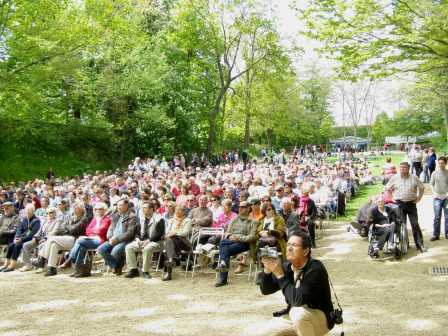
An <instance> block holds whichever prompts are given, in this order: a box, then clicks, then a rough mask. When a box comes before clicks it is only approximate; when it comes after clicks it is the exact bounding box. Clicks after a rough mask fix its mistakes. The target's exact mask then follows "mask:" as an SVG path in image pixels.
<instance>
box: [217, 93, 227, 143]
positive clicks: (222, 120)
mask: <svg viewBox="0 0 448 336" xmlns="http://www.w3.org/2000/svg"><path fill="white" fill-rule="evenodd" d="M226 107H227V95H224V97H223V98H222V111H221V136H220V140H219V144H220V146H221V149H224V123H225V118H226Z"/></svg>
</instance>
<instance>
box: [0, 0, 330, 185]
mask: <svg viewBox="0 0 448 336" xmlns="http://www.w3.org/2000/svg"><path fill="white" fill-rule="evenodd" d="M265 7H266V4H265V3H263V2H262V1H259V0H250V1H244V2H241V1H240V0H232V1H227V0H212V1H208V0H193V1H192V0H155V1H149V2H148V1H144V0H115V1H108V0H85V1H77V0H64V1H53V0H36V1H25V0H3V1H0V13H1V15H0V118H1V119H0V120H5V123H4V127H2V132H3V129H4V133H2V135H4V136H3V140H2V146H3V147H5V148H9V149H10V150H9V151H8V152H5V151H3V154H2V155H4V157H8V156H13V157H15V158H16V159H15V161H14V162H23V160H22V159H21V158H18V157H17V155H19V156H21V157H23V158H25V160H27V159H28V158H29V157H37V158H38V160H44V161H48V160H50V159H48V158H54V159H51V160H52V161H51V162H52V164H53V165H55V166H56V165H57V162H56V161H58V160H59V161H62V162H65V161H66V160H65V159H64V154H65V155H66V157H67V158H69V157H70V158H77V157H80V158H81V157H82V160H81V159H80V160H78V161H77V163H76V164H79V165H80V166H82V167H85V165H84V164H83V163H82V162H84V160H87V159H90V160H92V161H94V162H103V161H108V162H110V161H111V162H115V163H118V162H120V163H123V162H124V161H125V160H128V159H130V158H131V157H133V156H135V155H141V156H145V155H154V154H162V155H165V156H167V158H169V157H171V156H172V155H173V154H174V153H178V152H193V151H196V152H203V151H208V152H211V151H214V152H220V151H221V150H223V149H226V148H231V147H241V144H242V143H244V142H245V143H246V144H245V145H246V147H247V145H248V144H249V143H250V142H258V143H270V144H271V145H272V146H275V147H281V146H289V145H294V144H301V143H307V142H326V140H327V139H328V138H329V137H330V134H331V128H332V124H333V120H332V118H331V116H330V114H329V112H328V101H329V92H330V85H329V79H327V78H324V77H322V76H321V75H320V74H319V73H318V72H316V71H315V70H312V69H311V70H310V72H309V73H305V74H300V75H299V74H297V73H296V72H295V71H294V68H293V66H292V61H291V59H292V57H293V56H294V54H293V53H291V52H290V51H289V50H287V49H286V48H285V47H284V46H283V44H282V43H281V38H280V35H279V33H278V32H277V31H276V29H275V27H276V24H275V22H274V21H273V19H272V18H269V17H268V16H267V15H266V14H265V13H266V8H265ZM293 49H294V48H293ZM294 50H295V49H294ZM302 75H303V76H302ZM302 77H303V78H302ZM13 124H14V127H13V126H12V125H13ZM2 126H3V125H2ZM105 158H109V160H106V159H105ZM14 164H16V166H14V167H13V166H11V165H9V166H5V165H3V166H2V169H3V170H7V171H3V170H2V171H1V174H2V176H4V177H5V178H6V177H8V178H9V177H12V176H14V174H16V176H25V175H26V176H28V175H27V174H30V173H31V172H36V174H37V175H39V176H41V175H42V172H39V173H37V169H38V168H37V166H35V167H36V168H30V169H31V170H27V169H28V168H26V169H25V168H23V175H22V172H20V171H18V172H16V173H12V172H11V171H10V169H16V168H17V163H14ZM7 167H13V168H7ZM39 169H43V167H40V168H39ZM60 169H61V172H62V171H64V172H65V171H66V172H67V173H68V172H70V170H69V169H68V167H67V169H66V168H64V167H62V166H60ZM45 170H46V168H45Z"/></svg>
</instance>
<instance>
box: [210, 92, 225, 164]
mask: <svg viewBox="0 0 448 336" xmlns="http://www.w3.org/2000/svg"><path fill="white" fill-rule="evenodd" d="M227 89H228V86H226V87H224V88H221V91H220V92H219V94H218V96H217V97H216V100H215V106H214V107H213V110H212V111H211V112H210V117H209V124H210V128H209V130H208V141H207V157H210V156H211V154H212V152H213V145H214V143H215V134H216V118H217V116H218V114H219V110H220V108H221V102H222V99H223V97H224V95H225V93H226V92H227Z"/></svg>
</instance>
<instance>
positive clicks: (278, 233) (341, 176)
mask: <svg viewBox="0 0 448 336" xmlns="http://www.w3.org/2000/svg"><path fill="white" fill-rule="evenodd" d="M281 161H282V162H276V163H271V162H265V161H264V160H263V162H257V161H256V160H255V161H252V162H244V163H243V162H240V161H238V160H234V161H232V162H231V163H225V164H220V165H215V166H212V165H211V164H208V163H207V162H205V163H204V164H203V165H201V162H202V161H199V163H198V164H194V165H191V166H186V165H185V162H184V160H180V161H179V158H177V159H176V160H173V162H171V163H169V162H167V161H166V160H158V159H157V158H149V159H145V160H143V159H140V158H136V159H135V160H134V162H133V163H132V164H130V165H129V166H128V167H127V169H125V170H123V171H119V170H117V171H115V172H113V173H110V172H97V173H95V174H92V175H87V174H86V175H84V176H82V177H79V176H76V177H74V178H65V179H58V178H55V177H54V173H53V174H52V175H51V176H49V178H47V179H46V180H40V179H35V180H33V181H29V182H27V183H20V184H16V183H11V184H8V185H4V186H0V245H3V246H6V255H5V260H4V261H3V266H2V267H1V268H0V271H1V272H11V271H14V270H16V268H17V264H18V259H19V257H20V256H21V258H22V259H21V261H22V263H23V265H22V267H21V268H20V270H21V271H23V272H26V271H31V270H33V269H37V270H38V271H39V272H44V274H45V276H55V275H57V274H58V271H59V270H60V269H64V268H68V267H73V268H74V272H73V273H72V274H71V276H73V277H84V276H88V275H90V268H91V262H92V258H93V257H96V258H101V259H102V260H103V261H104V264H105V266H107V268H108V269H109V270H111V271H112V272H113V273H114V274H117V275H121V274H122V270H123V267H124V266H126V271H127V273H126V274H125V277H126V278H135V277H138V276H140V274H142V276H143V277H144V278H151V277H152V274H151V272H152V271H153V266H154V262H155V263H158V262H160V264H161V265H162V267H161V268H162V269H163V275H162V280H164V281H168V280H171V279H172V278H173V276H172V273H173V268H175V267H176V265H178V264H179V260H180V258H181V257H182V256H181V254H182V252H185V251H186V252H188V251H193V250H194V249H196V248H198V247H201V246H203V245H204V244H211V245H213V246H215V248H216V251H217V253H216V256H217V259H218V260H212V261H215V266H216V270H217V271H218V272H219V277H218V282H217V284H216V285H217V286H223V285H225V284H227V277H228V269H229V266H230V264H229V263H230V258H231V257H232V256H234V255H237V254H240V253H242V252H248V251H249V252H250V254H249V256H247V255H246V256H244V257H242V258H241V259H240V265H239V267H238V269H237V273H240V272H243V271H244V269H245V265H246V263H247V262H248V260H247V258H252V257H256V255H257V250H258V249H259V248H260V247H264V246H270V247H276V248H277V249H278V251H279V253H280V254H284V251H285V242H286V239H287V236H288V233H290V232H292V231H294V230H302V231H305V232H307V233H308V234H309V235H310V237H311V241H312V245H313V247H315V246H316V240H315V217H316V212H317V208H321V209H324V211H326V212H328V213H336V212H340V211H343V209H344V207H345V203H344V202H345V197H346V196H348V195H353V194H354V193H356V191H357V188H358V186H359V181H360V180H361V179H362V178H364V177H366V176H369V175H370V172H369V170H368V169H367V167H366V166H361V167H360V168H359V167H357V166H356V165H355V164H353V163H352V162H350V161H347V162H336V163H333V164H330V163H327V162H325V160H322V158H321V157H319V156H318V154H317V153H313V154H311V153H303V155H302V153H300V152H296V153H292V154H289V155H288V154H286V152H284V151H283V152H282V160H281ZM201 228H218V229H219V228H222V229H223V230H224V234H223V236H222V237H216V236H208V237H207V236H201V237H199V232H200V231H201ZM199 238H200V239H199ZM196 245H198V246H196ZM140 255H141V257H140ZM140 258H141V260H142V262H141V263H139V260H140ZM218 261H219V262H218ZM140 268H141V273H140ZM0 274H1V273H0Z"/></svg>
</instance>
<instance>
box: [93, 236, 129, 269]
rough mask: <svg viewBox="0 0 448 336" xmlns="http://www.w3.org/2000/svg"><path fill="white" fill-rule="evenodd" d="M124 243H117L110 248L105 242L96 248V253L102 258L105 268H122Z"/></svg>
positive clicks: (110, 245) (109, 244)
mask: <svg viewBox="0 0 448 336" xmlns="http://www.w3.org/2000/svg"><path fill="white" fill-rule="evenodd" d="M125 248H126V242H122V243H118V244H117V245H114V246H112V244H111V243H109V242H105V243H103V244H101V246H100V247H98V253H99V254H100V255H101V256H102V257H103V259H104V262H105V263H106V265H107V266H109V267H112V268H117V267H122V266H123V264H124V254H125Z"/></svg>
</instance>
